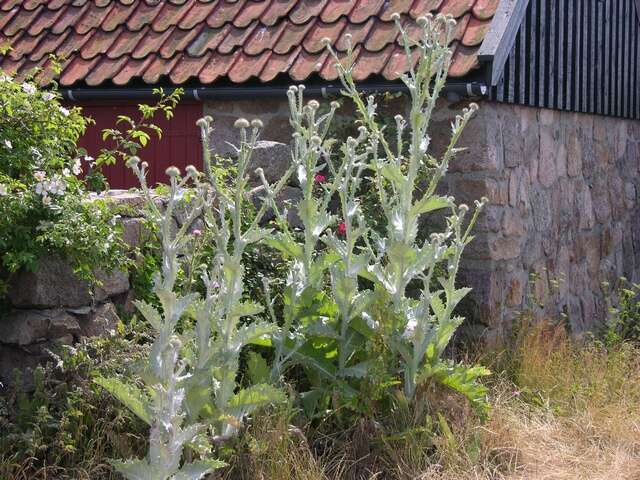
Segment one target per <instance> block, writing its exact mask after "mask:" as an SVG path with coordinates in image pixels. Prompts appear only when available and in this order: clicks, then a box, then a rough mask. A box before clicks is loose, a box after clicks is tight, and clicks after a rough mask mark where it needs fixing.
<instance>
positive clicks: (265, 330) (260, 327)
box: [231, 322, 278, 352]
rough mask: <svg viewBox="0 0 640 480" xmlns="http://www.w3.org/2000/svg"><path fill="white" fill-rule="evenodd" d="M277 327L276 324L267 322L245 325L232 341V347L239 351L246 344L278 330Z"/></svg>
mask: <svg viewBox="0 0 640 480" xmlns="http://www.w3.org/2000/svg"><path fill="white" fill-rule="evenodd" d="M277 328H278V327H277V326H276V325H274V324H272V323H267V322H255V323H251V324H249V325H243V326H242V327H240V328H239V329H238V331H237V333H236V334H235V336H234V338H233V341H232V343H231V349H232V350H233V351H236V352H238V351H240V350H241V349H242V348H243V347H245V346H246V345H249V344H250V343H255V342H257V341H259V340H260V339H261V338H264V337H267V336H269V335H270V334H271V333H273V332H274V331H276V330H277Z"/></svg>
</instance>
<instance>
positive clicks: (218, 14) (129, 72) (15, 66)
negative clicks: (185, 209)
mask: <svg viewBox="0 0 640 480" xmlns="http://www.w3.org/2000/svg"><path fill="white" fill-rule="evenodd" d="M498 3H499V0H23V1H20V0H0V44H3V43H9V45H10V46H11V48H12V50H11V51H10V52H9V53H8V54H7V55H5V56H3V57H0V68H2V69H4V70H6V71H9V72H12V73H15V74H17V75H18V76H22V75H25V74H27V73H28V71H30V70H32V69H33V68H37V67H43V66H45V67H46V66H47V65H48V64H49V63H50V62H49V60H48V59H49V54H55V55H58V56H60V57H62V72H61V74H60V78H59V82H60V84H61V85H62V86H71V85H83V84H84V85H89V86H98V85H103V84H106V85H109V84H111V85H113V84H115V85H127V84H129V83H130V82H133V81H137V82H138V83H140V82H142V83H147V84H153V83H157V82H160V81H163V82H169V83H172V84H175V85H180V84H182V83H184V82H187V81H189V80H193V81H197V82H199V83H202V84H211V83H213V82H216V81H222V80H224V81H226V82H230V83H243V82H247V81H256V80H257V81H259V82H269V81H272V80H274V79H276V78H281V79H288V81H296V82H299V81H305V80H307V79H309V77H312V76H315V77H319V78H321V79H324V80H334V79H335V78H336V70H335V67H334V65H333V64H334V62H333V60H332V59H331V58H329V56H328V55H327V52H326V50H325V49H324V48H323V46H322V42H321V40H322V38H324V37H328V38H330V39H331V40H332V42H333V45H334V48H335V49H336V51H337V52H338V54H339V55H344V53H345V52H346V48H347V45H346V42H345V35H346V34H350V35H351V37H352V43H353V45H354V58H355V59H356V60H355V61H356V65H355V67H354V75H355V77H356V79H358V80H360V81H362V80H366V79H367V78H372V77H377V78H380V77H382V78H385V79H387V80H394V79H397V78H398V77H399V76H400V75H401V74H402V73H403V71H404V70H405V69H406V63H407V61H406V56H405V52H404V49H403V48H402V47H401V45H400V39H399V38H398V35H397V32H396V30H395V26H394V23H393V21H392V20H391V15H392V14H393V13H395V12H398V13H400V15H401V21H402V22H403V24H404V25H405V27H406V28H407V30H408V32H409V36H410V37H413V36H415V35H416V34H417V28H416V25H415V20H416V18H418V17H419V16H420V15H425V14H427V13H434V14H435V13H444V14H449V15H452V16H453V17H455V18H456V20H457V22H458V24H457V27H456V29H455V35H454V39H453V43H452V48H453V49H454V50H455V53H454V55H453V64H452V66H451V69H450V71H449V75H450V77H464V76H465V75H467V74H468V73H469V72H471V71H472V70H473V69H475V68H477V67H478V58H477V52H478V49H479V48H480V44H481V43H482V40H483V39H484V37H485V35H486V34H487V32H488V30H489V28H490V24H491V20H492V18H493V16H494V14H495V11H496V9H497V7H498ZM413 61H417V59H416V58H414V59H413ZM38 79H39V81H41V82H43V83H46V82H49V81H51V75H50V74H47V73H45V72H43V73H41V74H40V75H39V76H38Z"/></svg>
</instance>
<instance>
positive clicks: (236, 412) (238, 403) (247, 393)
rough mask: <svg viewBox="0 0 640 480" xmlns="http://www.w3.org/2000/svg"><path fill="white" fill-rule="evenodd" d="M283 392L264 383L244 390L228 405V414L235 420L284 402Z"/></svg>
mask: <svg viewBox="0 0 640 480" xmlns="http://www.w3.org/2000/svg"><path fill="white" fill-rule="evenodd" d="M286 398H287V397H286V395H285V394H284V392H283V391H282V390H280V389H278V388H275V387H272V386H271V385H267V384H265V383H261V384H258V385H253V386H251V387H249V388H244V389H242V390H240V391H239V392H238V393H236V394H235V395H234V396H233V397H231V399H230V400H229V403H228V408H229V413H230V414H231V415H233V416H235V417H236V418H241V417H242V416H244V415H247V414H249V413H251V412H252V411H254V410H255V409H256V408H260V407H263V406H266V405H270V404H273V403H280V402H284V401H285V400H286Z"/></svg>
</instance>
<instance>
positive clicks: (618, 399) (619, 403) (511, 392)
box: [226, 325, 640, 480]
mask: <svg viewBox="0 0 640 480" xmlns="http://www.w3.org/2000/svg"><path fill="white" fill-rule="evenodd" d="M487 358H489V357H487ZM491 358H497V359H498V360H497V361H494V362H493V363H494V364H493V365H492V367H493V370H494V371H496V372H500V373H498V374H496V376H494V378H493V380H492V385H491V401H492V405H493V409H492V413H491V416H490V419H489V421H488V422H487V423H485V424H484V425H479V424H477V423H475V422H473V421H471V420H470V417H468V416H467V413H466V410H465V409H464V408H461V407H460V404H459V403H456V402H455V401H454V400H452V399H450V398H448V397H445V399H444V401H443V400H442V399H440V401H439V402H438V407H439V408H442V407H443V405H445V406H446V405H447V402H449V405H450V408H448V409H447V410H448V415H447V425H449V426H450V427H451V430H452V434H451V435H449V434H447V433H446V431H443V429H442V428H439V427H438V422H437V420H436V421H435V423H434V424H433V425H432V427H433V428H434V430H433V431H434V432H436V433H435V434H425V433H424V432H423V431H422V430H421V429H420V428H417V426H415V428H414V430H415V432H412V433H410V434H408V435H406V436H404V437H403V438H402V439H401V441H396V440H389V437H388V435H385V434H384V432H382V431H381V430H380V428H379V426H376V425H373V424H359V425H357V426H356V427H354V428H353V429H352V431H351V432H336V433H335V435H329V436H327V437H326V438H324V441H325V443H326V444H325V445H324V446H323V448H320V449H319V448H317V445H309V443H308V441H307V440H306V438H305V434H304V433H303V432H302V431H300V430H291V429H290V428H289V427H287V422H286V421H284V422H280V421H279V422H280V423H278V422H276V423H275V424H274V422H273V419H271V420H270V422H267V423H268V425H267V423H265V424H263V425H262V426H255V427H254V430H253V431H252V432H251V433H252V436H253V439H254V440H253V441H254V442H255V445H256V449H255V450H254V451H253V452H250V453H249V454H248V455H246V456H244V457H243V458H242V459H241V462H238V464H236V466H235V468H233V469H232V470H230V471H229V472H228V476H227V477H226V478H229V479H232V478H233V479H236V478H242V479H247V480H258V479H259V480H262V479H274V480H279V479H282V480H284V479H301V480H334V479H335V480H359V479H363V480H365V479H366V480H374V479H375V480H382V479H389V480H410V479H411V480H413V479H419V480H427V479H437V480H525V479H526V480H610V479H611V480H613V479H616V480H618V479H619V480H640V348H638V347H637V346H633V345H630V344H620V345H616V346H612V347H609V348H605V347H604V346H603V345H601V344H599V343H598V342H595V341H592V340H588V341H583V342H577V343H576V342H574V341H572V340H571V339H569V338H568V337H567V335H566V334H565V332H564V330H563V329H562V328H560V327H551V326H548V325H542V326H537V327H534V328H528V329H525V330H524V331H522V332H521V334H520V335H519V336H518V338H517V340H516V341H515V344H514V345H513V346H512V347H511V349H510V350H509V351H508V353H503V354H502V355H495V354H492V355H491ZM485 363H487V362H485ZM412 413H413V412H411V411H404V412H403V411H402V410H401V409H400V410H399V413H398V415H400V417H402V418H400V417H398V418H396V419H395V421H396V422H397V424H398V425H401V424H403V422H404V423H406V422H407V421H409V422H415V418H410V417H412ZM403 416H404V417H407V418H404V417H403ZM288 428H289V430H288V432H287V429H288ZM421 432H422V433H421ZM316 438H317V436H316ZM327 445H329V446H328V447H327ZM257 446H260V447H259V448H258V447H257ZM238 460H240V459H238ZM240 463H241V464H242V467H241V468H240V467H239V466H238V465H239V464H240Z"/></svg>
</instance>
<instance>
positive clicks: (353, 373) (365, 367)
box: [342, 360, 374, 378]
mask: <svg viewBox="0 0 640 480" xmlns="http://www.w3.org/2000/svg"><path fill="white" fill-rule="evenodd" d="M373 363H374V362H373V360H367V361H365V362H360V363H358V364H356V365H353V366H352V367H347V368H344V369H343V370H342V375H343V376H344V377H353V378H364V377H365V376H366V375H367V372H368V371H369V367H370V366H371V365H372V364H373Z"/></svg>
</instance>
